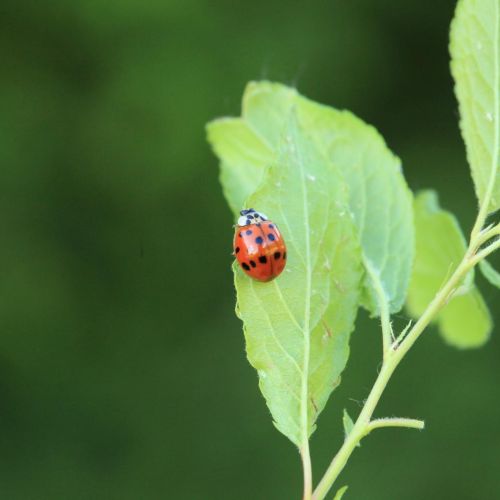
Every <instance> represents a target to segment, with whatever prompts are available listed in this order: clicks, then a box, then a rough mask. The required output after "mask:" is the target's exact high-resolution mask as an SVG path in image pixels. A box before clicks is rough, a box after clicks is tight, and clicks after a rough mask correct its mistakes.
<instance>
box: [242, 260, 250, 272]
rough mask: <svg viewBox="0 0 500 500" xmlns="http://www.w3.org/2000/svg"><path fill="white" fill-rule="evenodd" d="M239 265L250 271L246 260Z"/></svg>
mask: <svg viewBox="0 0 500 500" xmlns="http://www.w3.org/2000/svg"><path fill="white" fill-rule="evenodd" d="M241 267H242V268H243V269H244V270H245V271H250V266H249V265H248V264H247V263H246V262H242V263H241Z"/></svg>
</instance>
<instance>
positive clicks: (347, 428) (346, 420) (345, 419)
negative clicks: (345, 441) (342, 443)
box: [342, 408, 354, 438]
mask: <svg viewBox="0 0 500 500" xmlns="http://www.w3.org/2000/svg"><path fill="white" fill-rule="evenodd" d="M342 424H343V425H344V437H345V438H347V436H349V434H350V433H351V431H352V428H353V427H354V422H353V421H352V418H351V417H350V416H349V413H347V410H346V409H345V408H344V414H343V416H342Z"/></svg>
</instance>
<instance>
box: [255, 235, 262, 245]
mask: <svg viewBox="0 0 500 500" xmlns="http://www.w3.org/2000/svg"><path fill="white" fill-rule="evenodd" d="M255 243H257V245H262V243H264V240H263V239H262V238H261V237H260V236H257V238H255Z"/></svg>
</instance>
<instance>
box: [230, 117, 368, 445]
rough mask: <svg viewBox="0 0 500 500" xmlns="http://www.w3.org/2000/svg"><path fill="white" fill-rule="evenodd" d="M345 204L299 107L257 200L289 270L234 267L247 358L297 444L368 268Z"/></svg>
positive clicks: (334, 370)
mask: <svg viewBox="0 0 500 500" xmlns="http://www.w3.org/2000/svg"><path fill="white" fill-rule="evenodd" d="M344 202H346V200H345V192H344V190H343V183H342V179H341V178H340V175H339V173H338V172H337V171H336V170H335V169H334V168H333V167H332V166H331V164H330V163H329V162H328V159H326V158H324V157H323V156H322V155H321V153H320V151H318V150H317V148H316V147H315V146H314V143H313V142H312V141H311V140H310V139H309V137H308V133H307V131H306V130H305V129H304V128H303V125H302V123H301V122H299V121H298V119H297V117H296V114H295V112H294V110H292V112H291V114H290V117H289V119H288V127H287V130H286V131H285V135H284V137H283V139H282V140H281V144H280V146H279V147H278V152H277V159H276V161H275V162H274V164H273V165H272V167H271V168H270V169H269V171H268V173H267V175H266V179H265V182H264V183H263V184H262V186H261V187H260V188H259V189H258V190H257V192H256V193H255V194H253V195H252V196H251V197H250V200H249V206H250V205H251V206H253V207H258V209H260V210H262V211H263V212H264V213H266V214H267V215H269V216H272V218H273V220H274V222H276V223H277V224H278V225H279V227H280V229H281V231H282V233H283V235H284V238H285V241H286V243H287V247H288V261H287V267H286V269H285V271H284V273H283V275H282V276H280V277H279V278H278V279H276V280H275V281H273V282H271V283H258V282H255V281H252V280H251V279H249V278H248V276H246V275H245V274H244V273H243V272H241V270H240V269H239V268H238V267H237V266H236V265H235V266H234V270H235V275H236V276H235V283H236V290H237V295H238V306H237V312H238V315H239V316H240V318H241V319H242V320H243V323H244V329H245V338H246V345H247V355H248V359H249V361H250V363H251V364H252V365H253V366H254V367H255V368H256V369H257V371H258V374H259V384H260V388H261V390H262V393H263V394H264V397H265V398H266V401H267V404H268V406H269V409H270V410H271V413H272V415H273V419H274V422H275V425H276V427H277V428H278V429H279V430H280V431H281V432H283V434H285V435H286V436H288V437H289V438H290V439H291V440H292V441H293V442H294V443H295V444H297V445H298V446H301V444H303V443H304V442H305V440H307V439H308V438H309V436H310V434H311V433H312V432H313V430H314V427H315V421H316V418H317V416H318V414H319V413H320V412H321V410H322V409H323V407H324V406H325V404H326V401H327V399H328V396H329V395H330V393H331V391H332V390H333V389H334V387H335V386H336V385H337V384H338V380H339V376H340V373H341V372H342V370H343V368H344V366H345V364H346V362H347V358H348V354H349V346H348V340H349V334H350V332H351V330H352V328H353V323H354V319H355V315H356V310H357V304H358V299H359V281H360V277H361V264H360V253H359V247H358V242H357V238H356V234H355V229H354V226H353V223H352V219H351V218H350V217H349V216H348V214H347V212H346V207H345V206H344V205H343V203H344Z"/></svg>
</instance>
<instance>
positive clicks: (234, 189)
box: [208, 82, 414, 314]
mask: <svg viewBox="0 0 500 500" xmlns="http://www.w3.org/2000/svg"><path fill="white" fill-rule="evenodd" d="M292 108H294V109H295V113H296V114H297V117H298V119H299V121H300V122H301V123H302V124H303V126H304V129H305V130H307V134H308V136H309V140H310V141H311V142H314V144H315V146H316V147H317V149H318V150H319V151H320V152H321V154H322V156H323V157H324V158H325V159H327V161H328V163H332V164H334V165H335V166H336V167H337V168H338V169H339V170H340V171H341V173H342V176H343V181H344V184H345V189H346V190H347V192H348V194H347V196H349V210H350V211H351V213H352V214H353V216H354V220H355V222H356V225H357V227H358V237H359V239H360V242H361V245H362V250H363V260H364V262H365V264H366V266H367V267H368V266H369V267H370V269H371V270H372V271H373V272H374V273H375V274H376V278H378V280H379V281H380V283H381V284H382V288H383V290H384V292H385V293H386V295H387V302H388V304H389V309H390V312H397V311H399V310H400V309H401V307H402V305H403V304H404V302H405V298H406V292H407V288H408V284H409V279H410V274H411V266H412V262H413V258H414V229H413V213H412V201H413V200H412V196H411V192H410V191H409V189H408V187H407V185H406V182H405V180H404V177H403V174H402V171H401V164H400V162H399V160H398V159H397V158H396V157H395V156H394V155H393V154H392V153H391V152H390V150H389V149H388V148H387V146H386V145H385V143H384V141H383V139H382V138H381V137H380V135H379V134H378V133H377V131H376V130H375V129H374V128H373V127H371V126H369V125H367V124H366V123H364V122H363V121H361V120H360V119H359V118H356V117H355V116H354V115H353V114H351V113H349V112H347V111H338V110H335V109H333V108H330V107H328V106H323V105H320V104H317V103H315V102H313V101H311V100H309V99H306V98H304V97H302V96H300V95H299V94H298V93H297V92H296V91H295V90H294V89H291V88H289V87H286V86H284V85H280V84H276V83H270V82H258V83H256V82H252V83H250V84H249V85H248V86H247V88H246V90H245V94H244V98H243V110H242V115H243V116H242V119H230V120H228V119H222V120H216V121H215V122H212V123H211V124H209V125H208V137H209V141H210V142H211V143H212V146H213V147H214V149H215V151H216V153H217V154H218V156H219V157H220V158H221V159H222V160H223V163H222V165H221V169H222V174H221V181H222V183H223V187H224V192H225V194H226V197H227V198H228V200H229V203H230V205H231V207H232V209H233V211H234V212H235V214H236V213H237V210H239V209H240V208H241V207H243V206H244V200H245V199H246V196H248V195H250V193H252V192H253V191H254V190H255V189H256V187H257V186H258V185H259V184H260V183H261V182H262V179H263V176H264V172H265V167H266V165H267V166H268V165H270V164H271V163H272V162H273V161H274V159H275V152H276V150H277V148H278V145H279V141H280V137H282V135H283V131H284V129H285V128H286V126H287V122H288V119H289V115H290V111H291V109H292ZM243 124H244V125H243ZM242 126H245V127H246V128H245V131H242ZM243 137H249V140H248V142H247V143H243V144H242V138H243ZM255 137H259V138H260V139H261V141H262V144H261V145H260V146H258V147H257V148H255V149H256V153H254V152H252V149H253V148H254V147H255V146H254V139H255ZM235 152H237V153H238V154H237V155H235V154H234V153H235ZM256 155H257V159H255V156H256ZM249 162H250V163H252V166H251V167H250V168H249V167H248V163H249ZM364 280H365V285H364V288H365V293H364V300H363V303H364V305H365V306H366V307H367V308H368V309H369V310H370V311H371V312H372V313H373V314H379V307H378V304H377V299H376V294H375V292H374V287H373V285H372V279H371V276H370V274H369V273H366V275H365V278H364Z"/></svg>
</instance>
